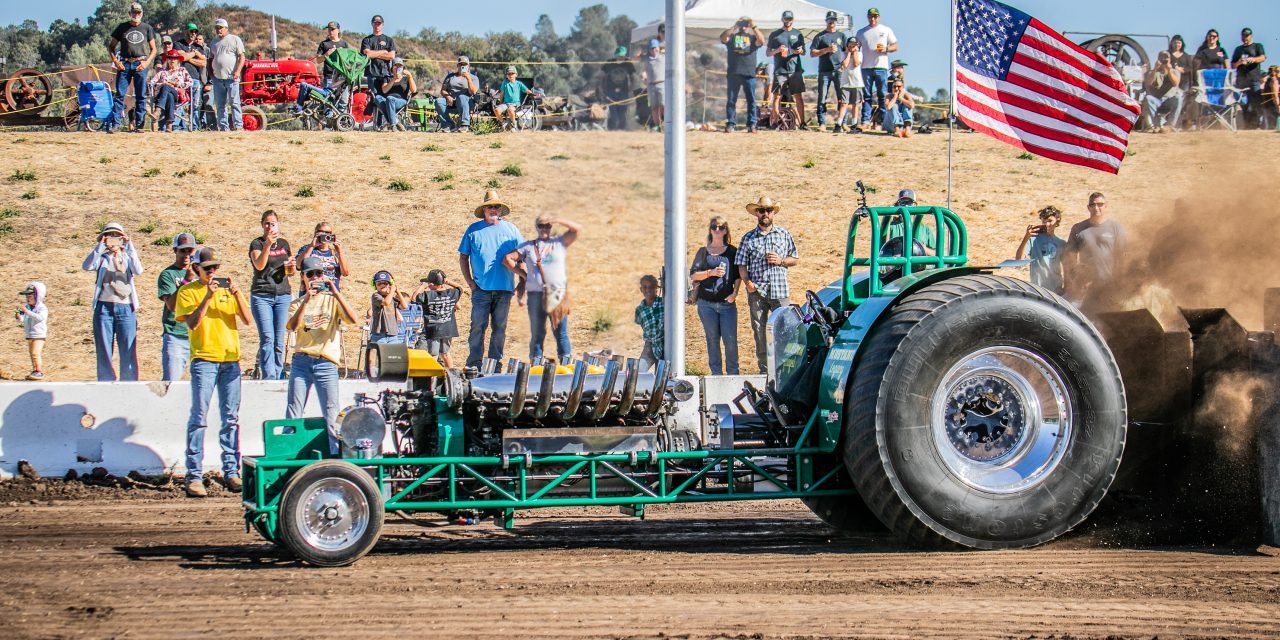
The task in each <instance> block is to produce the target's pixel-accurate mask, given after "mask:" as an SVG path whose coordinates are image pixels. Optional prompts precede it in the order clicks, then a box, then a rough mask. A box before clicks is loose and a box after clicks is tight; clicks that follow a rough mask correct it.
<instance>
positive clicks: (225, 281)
mask: <svg viewBox="0 0 1280 640" xmlns="http://www.w3.org/2000/svg"><path fill="white" fill-rule="evenodd" d="M213 281H214V282H216V283H218V288H219V289H230V288H231V278H214V279H213Z"/></svg>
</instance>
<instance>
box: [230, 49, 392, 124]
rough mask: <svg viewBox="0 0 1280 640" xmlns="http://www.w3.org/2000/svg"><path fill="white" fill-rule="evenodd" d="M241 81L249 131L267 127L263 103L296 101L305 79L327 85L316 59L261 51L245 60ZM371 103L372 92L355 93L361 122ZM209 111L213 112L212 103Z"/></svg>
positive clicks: (354, 103)
mask: <svg viewBox="0 0 1280 640" xmlns="http://www.w3.org/2000/svg"><path fill="white" fill-rule="evenodd" d="M240 80H241V85H240V104H241V113H242V118H243V121H244V130H245V131H259V130H262V129H266V128H267V114H266V111H265V110H263V108H262V105H272V104H292V103H294V102H295V101H297V99H298V91H299V89H301V87H302V83H304V82H305V83H307V84H311V85H315V86H317V87H319V86H322V85H323V80H321V78H320V74H319V72H318V71H317V70H316V63H315V62H313V61H312V60H298V59H295V58H284V59H281V60H264V59H263V58H262V54H261V53H259V54H258V55H257V57H255V58H253V59H250V60H247V61H245V64H244V72H243V75H242V77H241V78H240ZM367 102H368V94H367V93H365V90H363V89H361V90H358V91H356V92H355V93H354V94H353V95H352V96H351V111H352V115H353V116H354V117H355V121H356V123H357V124H360V123H363V122H364V121H365V120H367V119H369V116H365V115H363V114H364V106H365V104H366V103H367ZM205 110H206V112H211V111H212V105H209V106H207V107H206V109H205ZM212 120H213V114H212V113H206V114H205V121H206V122H209V121H212Z"/></svg>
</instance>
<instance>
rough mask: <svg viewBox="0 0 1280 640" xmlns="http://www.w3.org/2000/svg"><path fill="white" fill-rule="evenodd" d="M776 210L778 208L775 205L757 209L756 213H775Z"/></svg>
mask: <svg viewBox="0 0 1280 640" xmlns="http://www.w3.org/2000/svg"><path fill="white" fill-rule="evenodd" d="M774 211H776V209H774V208H773V207H769V208H767V209H756V213H773V212H774Z"/></svg>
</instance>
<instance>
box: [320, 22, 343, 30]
mask: <svg viewBox="0 0 1280 640" xmlns="http://www.w3.org/2000/svg"><path fill="white" fill-rule="evenodd" d="M324 28H326V29H341V28H342V26H341V25H339V24H338V23H337V22H334V21H333V20H330V21H329V24H326V25H325V26H324Z"/></svg>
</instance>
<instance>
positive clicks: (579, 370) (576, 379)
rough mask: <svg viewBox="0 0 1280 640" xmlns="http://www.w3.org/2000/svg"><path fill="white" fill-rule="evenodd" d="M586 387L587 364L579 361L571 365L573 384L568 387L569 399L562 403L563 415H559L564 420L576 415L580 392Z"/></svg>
mask: <svg viewBox="0 0 1280 640" xmlns="http://www.w3.org/2000/svg"><path fill="white" fill-rule="evenodd" d="M586 387H587V363H586V361H584V360H579V361H578V362H577V363H575V364H574V365H573V383H572V384H571V385H570V387H569V397H568V398H567V399H566V400H565V402H564V413H563V414H561V417H563V418H564V419H565V420H570V419H572V418H573V417H574V416H575V415H577V414H578V406H579V405H581V404H582V390H583V389H585V388H586Z"/></svg>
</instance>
